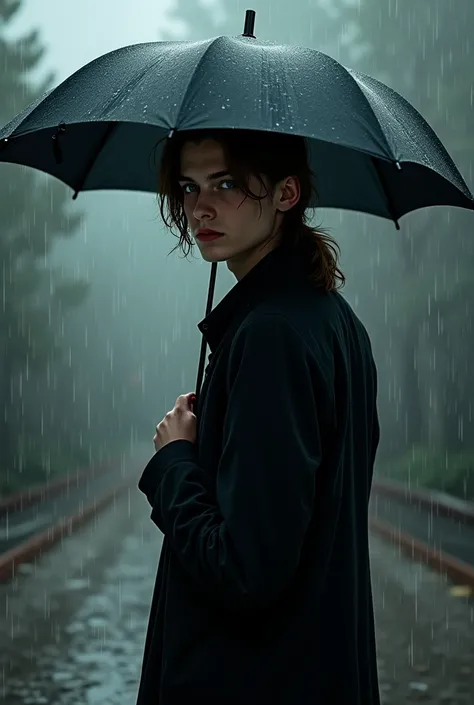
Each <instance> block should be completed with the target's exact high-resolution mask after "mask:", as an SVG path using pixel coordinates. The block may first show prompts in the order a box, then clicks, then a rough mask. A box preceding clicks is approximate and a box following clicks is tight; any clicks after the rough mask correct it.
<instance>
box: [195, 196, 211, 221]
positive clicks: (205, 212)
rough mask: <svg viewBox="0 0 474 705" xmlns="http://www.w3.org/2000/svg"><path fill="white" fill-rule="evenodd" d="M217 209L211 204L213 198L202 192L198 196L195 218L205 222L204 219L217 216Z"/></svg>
mask: <svg viewBox="0 0 474 705" xmlns="http://www.w3.org/2000/svg"><path fill="white" fill-rule="evenodd" d="M215 212H216V209H215V208H214V207H213V205H212V202H211V196H210V195H209V194H205V193H203V192H201V193H200V194H198V197H197V200H196V203H195V204H194V208H193V216H194V218H195V219H196V220H200V221H201V222H202V221H203V219H204V218H206V217H207V218H212V217H213V216H214V215H215Z"/></svg>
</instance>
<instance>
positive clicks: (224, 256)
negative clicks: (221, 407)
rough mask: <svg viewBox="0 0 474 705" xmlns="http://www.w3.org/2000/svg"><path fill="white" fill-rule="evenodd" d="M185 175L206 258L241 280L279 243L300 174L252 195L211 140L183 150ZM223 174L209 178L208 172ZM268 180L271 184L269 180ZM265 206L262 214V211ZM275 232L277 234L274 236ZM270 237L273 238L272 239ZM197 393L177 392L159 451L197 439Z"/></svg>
mask: <svg viewBox="0 0 474 705" xmlns="http://www.w3.org/2000/svg"><path fill="white" fill-rule="evenodd" d="M180 166H181V169H180V171H181V175H182V176H184V177H186V178H183V179H182V180H180V182H179V183H180V186H181V188H182V190H183V200H184V212H185V215H186V219H187V222H188V228H189V231H190V234H191V236H192V238H193V239H194V240H195V242H196V244H197V246H198V248H199V250H200V252H201V256H202V258H203V259H204V260H206V262H226V263H227V267H228V269H229V271H231V272H232V274H234V276H235V277H236V279H237V280H240V279H241V278H242V277H244V276H245V275H246V274H247V272H249V271H250V270H251V269H252V268H253V267H254V266H255V265H256V264H257V262H259V261H260V260H261V259H262V258H263V257H265V255H267V254H268V253H269V252H270V251H271V250H273V249H274V248H275V247H276V246H277V245H278V243H279V231H280V228H281V224H282V221H283V217H284V213H285V212H286V211H288V210H289V209H290V208H292V207H293V206H294V205H295V204H296V203H297V202H298V200H299V198H300V185H299V181H298V178H297V177H295V176H288V177H286V178H285V179H283V180H282V181H280V182H279V183H278V184H277V186H276V188H275V191H274V193H273V195H272V194H271V191H270V190H269V195H267V196H266V198H264V199H263V200H261V201H256V200H253V199H251V198H247V197H246V196H245V194H244V193H243V192H242V191H241V190H240V189H238V188H237V186H236V185H235V183H234V182H233V181H232V175H231V174H230V173H229V172H228V171H227V169H228V166H227V165H226V163H225V159H224V154H223V150H222V147H221V145H220V144H219V143H218V142H216V141H214V140H211V139H205V140H203V141H202V142H200V143H194V142H186V143H185V144H184V146H183V148H182V150H181V165H180ZM216 173H220V176H219V177H217V178H213V179H212V180H209V175H211V174H216ZM264 180H265V183H266V185H268V182H267V180H266V179H265V177H264ZM250 189H251V191H252V192H253V193H256V194H258V195H259V196H261V195H263V194H264V193H265V191H264V189H263V187H262V185H261V184H260V182H259V180H258V179H257V178H256V177H255V176H253V175H252V176H251V178H250ZM260 206H261V208H262V213H261V215H260ZM201 228H210V229H212V230H216V231H218V232H221V233H224V236H223V237H220V238H218V239H216V240H212V241H210V242H201V241H199V240H197V239H196V236H197V233H198V231H199V230H200V229H201ZM273 236H274V237H273ZM270 238H272V239H271V240H270ZM192 397H193V395H192V394H184V395H181V396H179V397H178V399H177V400H176V404H175V406H174V408H173V409H172V410H171V411H169V412H168V413H167V414H166V416H165V417H164V419H163V420H162V421H161V423H159V424H158V426H157V427H156V435H155V437H154V439H153V441H154V445H155V450H157V451H158V450H159V449H160V448H163V447H164V446H165V445H167V444H168V443H171V442H172V441H175V440H181V439H183V440H188V441H190V442H191V443H194V442H195V440H196V423H197V419H196V416H195V414H194V413H193V412H192V401H193V400H192Z"/></svg>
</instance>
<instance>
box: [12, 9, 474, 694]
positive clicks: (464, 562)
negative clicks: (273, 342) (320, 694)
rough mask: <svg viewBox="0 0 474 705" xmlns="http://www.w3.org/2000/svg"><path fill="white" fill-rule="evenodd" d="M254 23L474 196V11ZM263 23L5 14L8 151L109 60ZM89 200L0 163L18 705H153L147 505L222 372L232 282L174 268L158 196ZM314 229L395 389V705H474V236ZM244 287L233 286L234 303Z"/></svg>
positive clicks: (156, 538)
mask: <svg viewBox="0 0 474 705" xmlns="http://www.w3.org/2000/svg"><path fill="white" fill-rule="evenodd" d="M251 7H252V9H254V10H255V11H256V25H255V33H256V35H257V37H258V38H259V39H261V40H265V41H272V42H277V43H281V44H289V45H299V46H305V47H310V48H313V49H318V50H319V51H322V52H325V53H327V54H329V55H330V56H331V57H333V58H334V59H336V60H337V61H339V62H340V63H341V64H343V65H344V66H347V67H350V68H352V69H355V70H357V71H361V72H364V73H367V74H370V75H371V76H373V77H375V78H376V79H378V80H380V81H382V82H384V83H386V84H387V85H389V86H390V87H391V88H392V89H394V90H396V91H397V92H399V93H400V94H401V95H402V96H404V97H405V98H406V99H407V100H408V101H409V102H410V103H411V104H412V105H413V106H414V107H415V108H416V109H417V110H419V111H420V113H421V114H422V115H423V116H424V117H425V119H426V120H427V121H428V122H429V124H430V125H431V126H432V127H433V129H434V130H435V131H436V133H437V134H438V136H439V137H440V139H441V141H442V142H443V144H444V145H445V147H446V148H447V150H448V151H449V154H450V155H451V157H452V159H453V161H454V163H455V165H456V167H457V168H458V169H459V171H460V173H461V174H462V176H463V178H464V179H465V181H466V184H467V186H468V188H469V189H470V191H471V192H472V191H474V174H473V164H474V127H473V126H474V75H473V72H472V56H471V54H472V52H471V42H472V39H471V38H472V36H474V4H473V2H472V0H429V1H428V0H419V1H418V2H411V1H410V0H298V2H297V3H287V2H283V0H276V1H275V2H264V1H263V0H254V2H253V3H252V4H251ZM247 9H249V6H248V5H247V4H244V3H241V2H240V0H238V1H237V2H235V3H224V2H223V0H202V1H201V2H198V1H197V0H166V1H165V0H138V1H137V2H136V3H134V5H133V6H132V5H130V3H127V2H125V0H114V1H112V0H101V2H100V3H94V2H92V0H83V2H82V3H73V2H71V1H70V0H69V1H68V0H66V2H62V3H59V2H56V0H49V1H47V0H42V2H41V3H27V1H26V0H0V128H1V127H3V126H4V125H6V124H7V123H8V122H9V121H10V120H12V119H13V118H14V117H15V116H16V115H17V114H18V113H19V112H20V111H21V110H23V109H24V108H26V107H27V105H29V104H30V103H31V102H32V101H33V100H35V99H36V98H38V97H39V96H40V95H41V94H42V93H43V92H45V91H46V90H48V89H50V88H53V87H55V86H58V85H59V84H60V83H61V82H63V81H64V80H66V78H67V77H68V76H70V75H71V74H72V73H74V72H75V71H77V70H79V69H80V68H81V67H82V66H84V65H85V64H87V63H88V62H90V61H92V60H93V59H95V58H97V57H99V56H101V55H103V54H105V53H107V52H110V51H113V50H114V49H117V48H118V47H125V46H129V45H132V44H137V43H143V42H155V41H171V42H173V41H180V40H196V41H197V40H204V39H208V38H210V37H214V36H218V35H238V34H241V33H242V30H243V22H244V17H245V11H246V10H247ZM290 99H291V97H290V98H289V100H290ZM150 110H151V106H150V105H148V104H146V105H145V107H144V112H145V113H149V112H150ZM231 111H232V101H230V102H229V99H228V98H227V99H226V102H223V104H222V112H224V113H228V112H231ZM282 117H283V118H284V116H282ZM318 177H319V178H320V179H321V180H324V174H319V175H318ZM72 196H73V190H72V189H70V188H69V187H67V186H66V185H64V184H63V183H61V182H59V181H58V180H57V179H54V178H53V177H51V176H49V175H47V174H45V173H41V172H40V171H37V170H34V169H31V168H28V167H23V166H18V165H13V164H6V163H0V277H1V293H0V339H1V344H2V347H1V348H0V460H1V463H0V465H1V474H0V595H1V597H0V605H1V609H0V666H1V669H0V695H1V697H2V698H3V702H5V703H6V705H28V704H29V705H33V704H40V703H48V704H49V705H84V704H87V705H89V704H90V705H93V704H95V703H102V704H103V705H126V704H127V705H128V704H130V703H134V702H135V700H136V697H137V689H138V684H139V680H140V669H141V662H142V657H143V649H144V644H145V634H146V628H147V620H148V616H149V612H150V604H151V599H152V593H153V586H154V581H155V578H156V572H157V567H158V561H159V556H160V549H161V543H162V539H163V537H162V535H161V534H160V532H159V531H158V529H157V527H156V525H154V524H153V523H152V521H151V520H150V511H149V506H148V503H147V501H146V499H145V498H144V496H143V495H142V493H140V492H139V490H138V488H137V483H138V479H139V477H140V474H141V472H142V471H143V469H144V467H145V465H146V463H147V462H148V460H149V459H150V458H151V456H152V455H153V452H154V448H153V436H154V433H155V427H156V424H157V423H159V421H160V420H161V419H162V418H163V417H164V415H165V414H166V412H168V411H169V410H170V409H171V408H172V407H173V405H174V403H175V401H176V398H177V397H178V396H179V395H181V394H186V393H188V392H192V391H194V387H195V384H196V374H197V369H198V361H199V354H200V345H201V336H200V333H199V330H198V328H197V323H198V322H199V321H201V320H202V319H203V317H204V313H205V306H206V296H207V288H208V283H209V273H210V267H209V265H208V264H207V263H206V262H205V261H203V260H202V259H201V258H200V256H199V252H198V251H197V250H196V249H195V251H194V253H192V254H190V255H189V256H188V257H187V258H185V257H184V256H183V255H182V254H181V252H180V251H179V250H175V251H173V252H171V250H172V249H173V248H174V247H175V246H176V244H177V240H176V238H175V237H174V236H173V235H172V234H171V233H170V232H169V231H168V230H167V229H166V228H165V227H164V225H163V224H162V222H161V218H160V213H159V207H158V201H157V198H156V195H155V196H154V195H153V194H150V193H140V192H131V191H112V190H111V191H89V192H84V193H80V194H79V196H78V198H77V199H76V200H73V199H72ZM314 222H315V224H322V225H323V226H324V228H325V229H326V230H329V231H330V233H331V235H332V236H333V237H334V238H335V239H336V240H337V242H338V244H339V246H340V248H341V260H340V266H341V269H342V271H343V272H344V274H345V276H346V285H345V287H344V289H343V290H342V295H343V296H344V297H345V298H346V299H347V300H348V301H349V303H350V304H351V306H352V307H353V309H354V311H355V312H356V313H357V315H358V316H359V317H360V319H361V320H362V321H363V323H364V325H365V326H366V328H367V330H368V333H369V335H370V339H371V342H372V347H373V352H374V357H375V360H376V364H377V369H378V379H379V390H378V409H379V415H380V425H381V441H380V445H379V449H378V453H377V458H376V465H375V475H374V478H375V479H374V484H373V488H372V495H371V504H370V516H369V526H370V550H371V572H372V586H373V598H374V609H375V622H376V640H377V655H378V676H379V686H380V696H381V702H382V703H384V704H387V705H401V704H402V703H403V704H405V703H410V702H418V701H419V702H424V703H433V704H434V703H436V704H438V703H439V704H441V703H445V704H450V705H461V704H462V703H472V702H474V370H473V366H472V364H471V358H472V356H471V349H472V348H473V346H474V326H473V312H474V293H473V292H474V288H473V287H472V285H471V282H472V280H473V277H474V236H473V232H474V227H473V225H474V214H473V213H472V211H471V212H470V211H468V210H464V209H462V208H456V207H450V206H436V207H432V208H425V209H420V210H417V211H414V212H411V213H409V214H407V215H405V216H403V217H402V218H401V219H400V223H399V224H400V230H396V229H395V227H394V224H393V222H390V221H389V220H385V219H382V218H379V217H376V216H373V215H365V214H361V213H356V212H353V211H343V210H338V209H330V208H327V209H317V212H316V213H315V221H314ZM234 284H235V279H234V278H233V276H232V275H231V273H230V272H229V270H228V269H227V268H226V266H225V264H221V265H220V266H219V267H218V274H217V281H216V289H215V295H214V303H217V302H218V301H220V300H221V299H222V298H223V296H225V294H226V293H227V292H228V291H229V290H230V288H231V287H232V286H234ZM20 496H21V500H20V499H18V498H19V497H20ZM38 541H41V545H42V549H41V550H39V549H38V544H37V543H35V542H38ZM25 546H28V549H26V548H25ZM35 546H36V548H35ZM15 551H17V552H20V553H21V556H22V557H21V558H18V559H15V560H13V558H12V556H13V555H14V553H13V552H15ZM15 555H16V554H15ZM343 638H344V635H343V634H341V639H343ZM262 705H266V704H262ZM292 705H297V704H296V703H294V704H292Z"/></svg>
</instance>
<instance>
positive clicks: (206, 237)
mask: <svg viewBox="0 0 474 705" xmlns="http://www.w3.org/2000/svg"><path fill="white" fill-rule="evenodd" d="M223 234H224V233H218V232H217V231H216V230H200V231H199V232H198V234H197V236H196V237H197V239H198V240H201V241H202V242H208V241H210V240H216V239H217V238H218V237H222V236H223Z"/></svg>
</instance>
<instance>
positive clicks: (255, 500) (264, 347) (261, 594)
mask: <svg viewBox="0 0 474 705" xmlns="http://www.w3.org/2000/svg"><path fill="white" fill-rule="evenodd" d="M228 370H229V372H228V392H229V401H228V408H227V412H226V416H225V419H224V435H223V451H222V455H221V458H220V462H219V467H218V472H217V480H216V482H211V481H210V478H209V476H208V474H207V473H206V471H205V468H201V467H199V465H198V464H197V453H196V448H195V445H194V444H192V443H190V442H188V441H184V440H179V441H174V442H172V443H169V444H168V445H166V446H164V448H162V449H161V450H159V451H158V452H157V453H156V455H155V456H154V457H153V458H152V460H151V461H150V463H149V464H148V466H147V468H146V469H145V471H144V473H143V476H142V478H141V480H140V484H139V487H140V489H141V490H142V491H143V492H145V494H147V497H148V499H149V501H150V503H151V504H152V507H153V509H152V513H151V518H152V520H153V521H154V522H155V523H156V524H157V526H158V527H159V528H160V530H161V531H162V532H163V533H164V534H165V535H166V536H167V538H168V540H169V542H170V545H171V547H172V550H173V551H174V553H175V554H176V555H177V556H178V558H179V560H180V562H181V564H182V566H183V567H184V569H185V570H186V571H187V572H188V573H189V575H191V576H192V578H193V579H194V581H196V582H197V583H198V584H199V586H200V587H202V588H203V589H204V590H206V592H207V593H209V592H210V593H212V594H214V596H215V597H216V598H217V599H219V601H220V600H224V601H225V602H226V603H227V604H229V602H230V603H232V605H234V606H238V605H241V606H243V607H245V606H250V607H252V606H258V605H264V604H268V603H269V602H270V601H273V600H276V599H278V597H279V596H280V595H281V593H282V592H283V591H284V590H285V589H286V588H287V587H288V585H289V583H290V581H291V579H292V578H293V576H294V574H295V572H296V569H297V566H298V562H299V558H300V552H301V549H302V545H303V541H304V538H305V534H306V531H307V528H308V525H309V522H310V519H311V516H312V510H313V503H314V491H315V474H316V471H317V470H318V467H319V464H320V461H321V442H320V432H319V424H318V415H317V399H316V397H317V390H318V389H320V388H321V387H320V381H319V380H318V372H317V370H316V365H315V355H314V353H312V352H311V350H310V349H309V347H308V346H307V345H306V344H305V342H304V341H303V339H302V338H301V336H300V334H299V333H298V332H297V331H296V330H295V329H294V328H293V327H292V325H291V324H290V323H289V322H288V321H286V319H284V318H283V317H281V316H279V315H276V314H267V315H265V316H263V317H262V315H260V316H259V317H258V319H256V320H254V321H253V322H252V321H251V320H249V321H248V322H247V323H246V324H245V326H244V327H243V328H242V329H241V330H240V332H239V333H238V334H237V335H236V337H235V338H234V342H233V346H232V349H231V352H230V357H229V365H228ZM229 606H230V605H229Z"/></svg>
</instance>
